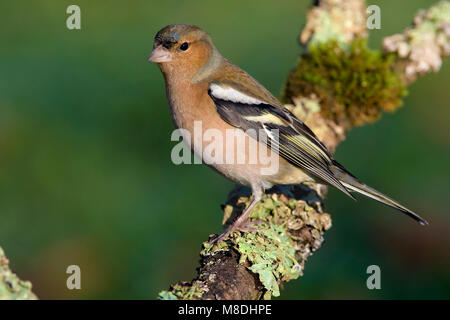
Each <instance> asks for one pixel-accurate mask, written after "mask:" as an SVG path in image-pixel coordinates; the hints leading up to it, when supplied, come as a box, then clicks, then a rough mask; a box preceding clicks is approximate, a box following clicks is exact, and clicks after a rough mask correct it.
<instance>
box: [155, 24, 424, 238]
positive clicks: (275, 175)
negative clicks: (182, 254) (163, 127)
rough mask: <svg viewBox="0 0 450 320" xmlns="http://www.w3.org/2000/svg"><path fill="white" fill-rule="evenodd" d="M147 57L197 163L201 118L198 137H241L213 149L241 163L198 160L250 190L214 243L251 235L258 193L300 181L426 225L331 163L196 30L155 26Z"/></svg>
mask: <svg viewBox="0 0 450 320" xmlns="http://www.w3.org/2000/svg"><path fill="white" fill-rule="evenodd" d="M148 60H149V61H152V62H155V63H157V64H158V66H159V68H160V70H161V72H162V74H163V76H164V80H165V84H166V94H167V100H168V103H169V106H170V110H171V113H172V118H173V121H174V123H175V126H176V127H178V128H182V129H184V130H187V132H189V133H191V134H190V137H188V136H187V135H186V136H185V137H184V140H185V142H186V143H187V144H188V145H189V146H190V148H191V149H192V150H193V151H194V153H195V154H197V155H198V156H200V158H202V157H203V159H204V160H211V159H205V157H206V158H208V157H209V158H211V155H209V156H207V155H205V152H203V151H202V143H203V142H204V140H205V139H204V138H203V136H201V135H200V137H199V136H198V135H194V127H195V122H197V121H201V124H202V126H201V130H202V133H205V132H206V131H207V130H211V129H212V130H215V131H216V132H219V133H221V134H222V136H224V137H225V136H226V131H227V130H230V129H232V130H235V131H238V133H239V134H241V135H242V136H245V137H246V138H247V139H246V142H245V144H244V149H237V148H236V147H235V146H231V147H230V146H229V145H228V144H227V145H225V146H223V148H222V149H220V148H219V149H218V150H216V152H217V154H216V156H217V155H218V154H221V155H222V156H223V155H226V156H228V155H229V154H233V155H234V154H235V153H236V152H237V154H238V155H242V153H244V154H245V156H246V157H245V159H246V160H245V162H244V163H239V162H236V161H231V163H230V162H227V163H223V162H222V163H217V162H219V161H216V162H214V161H205V162H207V163H208V164H209V165H210V166H211V167H212V168H213V169H215V170H216V171H218V172H219V173H221V174H222V175H224V176H225V177H227V178H229V179H231V180H233V181H235V182H237V183H239V184H242V185H247V186H250V187H251V189H252V202H251V203H250V205H249V206H248V207H247V208H246V209H245V210H244V211H243V212H242V214H241V215H240V216H239V217H238V218H237V219H236V220H235V221H234V222H233V224H232V225H231V226H230V227H229V228H228V230H227V231H225V232H224V233H222V234H221V235H220V236H219V237H217V238H216V239H215V240H214V241H221V240H223V239H225V238H226V237H227V236H228V235H229V234H231V233H232V232H233V231H235V230H242V231H249V230H251V228H250V227H249V226H250V224H249V222H248V216H249V214H250V212H251V210H252V208H253V207H254V206H255V204H257V203H258V201H259V200H261V197H262V195H263V194H264V190H265V189H267V188H269V187H271V186H273V185H277V184H297V183H301V182H305V181H316V182H318V183H325V184H328V185H331V186H334V187H336V188H338V189H339V190H341V191H342V192H344V193H345V194H347V195H348V196H350V197H351V198H353V196H352V195H351V194H350V192H357V193H360V194H362V195H364V196H367V197H370V198H372V199H375V200H377V201H379V202H381V203H384V204H386V205H388V206H390V207H392V208H395V209H397V210H399V211H400V212H403V213H405V214H407V215H408V216H410V217H412V218H413V219H415V220H416V221H418V222H419V223H420V224H422V225H425V224H427V222H426V221H425V220H424V219H422V218H421V217H419V216H418V215H417V214H415V213H414V212H412V211H411V210H409V209H407V208H406V207H404V206H402V205H401V204H399V203H398V202H396V201H395V200H393V199H391V198H389V197H387V196H386V195H384V194H382V193H380V192H379V191H377V190H375V189H373V188H371V187H369V186H367V185H365V184H363V183H362V182H361V181H359V180H358V179H357V178H356V177H355V176H353V175H352V174H351V173H349V172H348V171H347V170H346V169H345V168H344V167H343V166H342V165H340V164H339V163H338V162H336V161H335V160H334V159H333V157H332V155H331V154H330V153H329V152H328V150H327V148H326V147H325V146H324V144H323V143H321V142H320V141H319V139H318V138H317V137H316V135H315V134H314V133H313V132H312V131H311V130H310V129H309V128H308V127H307V126H306V125H305V124H304V123H303V122H302V121H301V120H299V119H297V118H296V117H295V116H294V115H293V114H292V113H291V112H290V111H289V110H287V109H286V108H285V107H284V106H283V105H282V104H281V103H280V102H279V101H278V100H277V99H276V98H275V97H274V96H273V95H272V94H271V93H270V92H269V91H268V90H267V89H266V88H264V87H263V86H262V85H261V84H259V83H258V82H257V81H256V80H255V79H253V78H252V77H251V76H250V75H249V74H247V73H246V72H245V71H243V70H242V69H240V68H239V67H237V66H235V65H233V64H232V63H230V62H229V61H228V60H226V59H225V58H223V57H222V55H221V54H220V53H219V51H218V50H217V49H216V48H215V46H214V44H213V43H212V40H211V38H210V36H209V35H208V34H207V33H206V32H205V31H203V30H202V29H200V28H199V27H196V26H193V25H187V24H174V25H169V26H167V27H165V28H163V29H161V30H160V31H158V33H157V34H156V36H155V41H154V45H153V51H152V53H151V55H150V57H149V59H148ZM252 130H253V131H252ZM255 132H256V133H255ZM274 132H275V133H276V134H274ZM193 135H194V137H193V138H191V137H192V136H193ZM195 136H197V137H195ZM252 139H253V142H254V141H255V140H256V141H257V143H258V147H259V149H258V150H259V151H258V152H259V153H264V152H265V153H267V154H269V155H270V156H272V157H276V160H277V161H278V170H276V171H275V172H271V173H270V174H267V173H265V174H264V173H263V169H264V167H265V166H266V164H264V163H262V162H261V161H260V160H258V161H256V162H251V161H249V159H250V158H251V156H252V155H251V154H249V152H250V151H249V149H250V148H249V146H250V143H251V142H252V141H251V140H252ZM241 147H242V146H241ZM234 159H235V158H234ZM253 159H254V158H253ZM258 159H259V158H258ZM353 199H354V198H353Z"/></svg>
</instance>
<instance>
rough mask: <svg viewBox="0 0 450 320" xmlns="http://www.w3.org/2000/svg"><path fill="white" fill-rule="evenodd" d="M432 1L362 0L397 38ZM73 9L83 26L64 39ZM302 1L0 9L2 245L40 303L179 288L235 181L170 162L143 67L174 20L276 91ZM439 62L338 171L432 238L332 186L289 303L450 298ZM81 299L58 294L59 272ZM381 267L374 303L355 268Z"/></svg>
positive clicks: (61, 287) (445, 97)
mask: <svg viewBox="0 0 450 320" xmlns="http://www.w3.org/2000/svg"><path fill="white" fill-rule="evenodd" d="M432 3H433V1H427V0H422V1H419V0H415V1H411V0H408V1H395V2H394V1H376V2H374V1H372V2H369V4H378V5H379V6H380V7H381V29H380V30H373V31H371V32H370V45H371V47H372V48H379V47H380V41H381V39H382V38H383V37H385V36H387V35H391V34H393V33H397V32H400V31H402V30H403V29H404V28H405V27H406V26H408V25H409V24H410V23H411V21H412V18H413V16H414V14H415V13H416V12H417V10H418V9H419V8H426V7H429V6H430V5H431V4H432ZM70 4H78V5H79V6H80V7H81V17H82V22H81V23H82V29H81V30H74V31H70V30H68V29H67V28H66V18H67V16H68V15H67V14H66V8H67V6H68V5H70ZM309 5H310V1H271V2H261V1H245V2H243V1H235V0H228V1H215V2H212V1H167V0H165V1H133V2H129V3H125V2H124V1H23V0H22V1H2V2H1V3H0V21H1V22H0V25H1V28H0V245H1V246H2V247H3V248H4V249H5V251H6V253H7V255H8V257H9V258H10V259H11V266H12V268H13V269H14V270H15V271H16V272H17V273H18V274H19V275H20V276H21V277H22V278H25V279H29V280H31V281H32V282H33V285H34V291H35V292H36V293H37V294H38V296H39V297H40V298H68V299H72V298H101V299H103V298H121V299H122V298H124V299H141V298H150V299H153V298H155V297H156V296H157V293H158V292H159V291H160V290H162V289H166V288H167V287H168V286H169V284H171V283H174V282H176V281H178V280H190V279H192V277H193V276H194V270H195V267H196V266H197V260H198V252H199V249H200V243H201V241H203V240H205V239H206V238H207V236H208V234H210V233H213V232H219V231H221V227H220V222H221V219H222V213H221V210H220V207H219V205H220V204H221V203H223V202H224V200H225V198H226V195H227V192H228V191H229V190H230V189H231V188H232V186H233V183H231V182H229V181H227V180H226V179H225V178H223V177H221V176H219V175H218V174H216V173H215V172H213V171H212V170H210V169H209V168H207V167H205V166H203V165H182V166H175V165H174V164H172V162H171V161H170V151H171V148H172V147H173V145H175V142H171V141H170V134H171V132H172V130H173V125H172V123H171V120H170V117H169V111H168V106H167V103H166V101H165V92H164V84H163V79H162V76H161V74H160V71H159V70H158V68H157V67H156V65H154V64H149V63H147V62H146V59H147V57H148V55H149V53H150V51H151V48H152V41H153V37H154V35H155V33H156V32H157V31H158V30H159V29H160V28H162V27H164V26H165V25H167V24H171V23H192V24H197V25H199V26H201V27H203V28H204V29H206V30H207V31H208V32H209V33H210V34H211V35H212V37H213V39H214V41H215V44H216V46H217V48H218V49H219V50H220V51H221V52H222V54H223V55H224V56H225V57H227V58H229V60H231V61H232V62H234V63H236V64H237V65H239V66H241V67H242V68H243V69H245V70H246V71H248V72H249V73H250V74H252V75H253V76H254V77H255V78H256V79H258V80H259V81H260V82H261V83H262V84H263V85H265V86H266V87H267V88H268V89H269V90H271V91H272V92H273V93H274V94H275V95H279V93H280V91H281V87H282V85H283V83H284V80H285V78H286V76H287V74H288V72H289V71H290V70H291V68H292V67H293V66H294V65H295V63H296V59H297V56H298V55H299V53H300V52H301V48H300V47H299V45H298V42H297V37H298V34H299V32H300V30H301V28H302V26H303V25H304V23H305V13H306V9H307V8H308V7H309ZM449 83H450V61H446V62H445V63H444V65H443V67H442V70H441V71H440V72H439V73H437V74H430V75H427V76H425V77H423V78H421V79H420V80H419V81H417V82H416V83H414V84H413V85H412V86H411V87H410V88H409V95H408V96H407V97H406V99H405V101H404V107H403V108H401V109H400V110H399V111H398V112H396V113H395V114H386V115H385V116H384V117H383V118H382V119H381V120H380V121H378V122H376V123H375V124H373V125H368V126H365V127H362V128H356V129H354V130H352V131H351V133H350V134H349V135H348V138H347V140H346V141H345V142H344V143H342V145H340V146H339V148H338V150H337V154H336V158H337V160H338V161H339V162H341V163H343V164H344V165H345V166H346V167H347V168H348V169H349V170H350V171H352V172H353V173H354V174H355V175H357V176H359V177H360V178H361V179H362V180H363V181H365V182H366V183H368V184H370V185H372V186H374V187H376V188H377V189H379V190H381V191H383V192H385V193H387V194H389V195H392V196H393V197H394V198H395V199H398V200H401V202H402V203H405V204H406V205H407V206H408V207H410V208H412V209H414V210H416V211H417V212H419V213H420V214H421V215H422V216H423V217H424V218H426V219H427V220H428V221H429V222H430V223H431V225H430V226H429V227H427V228H425V227H421V226H419V225H418V224H416V223H415V222H414V221H412V220H411V219H408V218H406V217H403V216H401V215H399V214H397V213H396V212H394V211H393V210H391V209H389V208H387V207H384V206H382V205H380V204H378V203H376V202H374V201H371V200H366V199H362V198H360V201H358V202H357V203H355V202H352V201H351V200H349V199H348V198H347V197H345V196H344V195H343V194H341V193H340V192H338V191H335V190H331V191H330V192H329V197H328V199H327V208H326V209H327V211H328V212H330V213H332V217H333V228H332V229H331V230H330V231H329V232H328V233H327V235H326V240H325V243H324V245H323V247H322V248H321V249H320V250H319V251H318V252H317V253H315V254H314V256H312V257H311V258H310V260H309V262H308V263H307V265H306V269H305V276H304V277H303V278H301V279H299V280H297V281H292V282H291V283H289V284H287V285H286V287H285V289H284V290H283V292H282V296H281V297H282V298H286V299H305V298H306V299H324V298H325V299H329V298H332V299H339V298H345V299H346V298H369V299H392V298H449V297H450V272H449V268H450V217H449V215H448V213H449V212H448V208H449V204H450V200H449V196H450V195H449V191H450V187H449V167H448V166H449V158H450V154H449V150H450V138H449V133H450V132H449V129H448V124H449V117H450V111H449V110H450V108H448V102H449V98H450V90H449ZM71 264H77V265H79V266H80V267H81V271H82V289H81V290H79V291H69V290H68V289H67V288H66V278H67V274H66V273H65V270H66V268H67V266H68V265H71ZM372 264H376V265H379V266H380V268H381V273H382V274H381V285H382V289H381V290H373V291H370V290H368V289H367V288H366V279H367V277H368V275H367V274H366V268H367V266H369V265H372Z"/></svg>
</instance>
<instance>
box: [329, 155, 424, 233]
mask: <svg viewBox="0 0 450 320" xmlns="http://www.w3.org/2000/svg"><path fill="white" fill-rule="evenodd" d="M334 164H335V166H334V167H332V168H331V170H332V171H333V173H334V175H335V177H336V178H338V179H339V181H340V182H341V183H342V184H343V185H344V187H346V188H347V189H348V190H349V191H354V192H358V193H360V194H362V195H364V196H366V197H369V198H372V199H374V200H377V201H379V202H381V203H383V204H385V205H387V206H389V207H391V208H394V209H397V210H398V211H400V212H402V213H404V214H406V215H408V216H410V217H411V218H413V219H414V220H416V221H417V222H419V223H420V224H421V225H428V222H427V221H425V220H424V219H422V218H421V217H420V216H419V215H417V214H416V213H414V212H413V211H411V210H409V209H408V208H406V207H404V206H402V205H401V204H400V203H398V202H397V201H395V200H393V199H391V198H389V197H388V196H386V195H384V194H382V193H381V192H379V191H377V190H375V189H373V188H371V187H369V186H368V185H365V184H364V183H362V182H361V181H359V180H358V179H357V178H356V177H354V176H353V175H352V174H351V173H350V172H348V171H347V170H345V169H344V167H342V166H341V165H340V164H339V163H337V162H335V163H334Z"/></svg>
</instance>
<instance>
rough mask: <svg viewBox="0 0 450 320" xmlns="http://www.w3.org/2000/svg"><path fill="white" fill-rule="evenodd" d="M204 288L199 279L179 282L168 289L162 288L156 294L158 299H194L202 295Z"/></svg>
mask: <svg viewBox="0 0 450 320" xmlns="http://www.w3.org/2000/svg"><path fill="white" fill-rule="evenodd" d="M204 292H205V290H204V289H203V288H202V286H201V282H200V281H196V282H194V283H189V282H184V281H182V282H179V283H177V284H175V285H173V286H171V287H170V289H169V290H168V291H166V290H164V291H161V292H160V293H159V294H158V299H160V300H195V299H199V298H201V297H202V295H203V293H204Z"/></svg>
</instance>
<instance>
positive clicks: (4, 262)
mask: <svg viewBox="0 0 450 320" xmlns="http://www.w3.org/2000/svg"><path fill="white" fill-rule="evenodd" d="M8 264H9V260H8V258H6V256H5V253H4V252H3V249H2V248H0V300H36V299H37V297H36V295H35V294H34V293H33V292H32V291H31V283H30V282H28V281H23V280H20V279H19V278H18V277H17V275H16V274H14V273H13V272H12V271H11V270H10V269H9V266H8Z"/></svg>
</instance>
